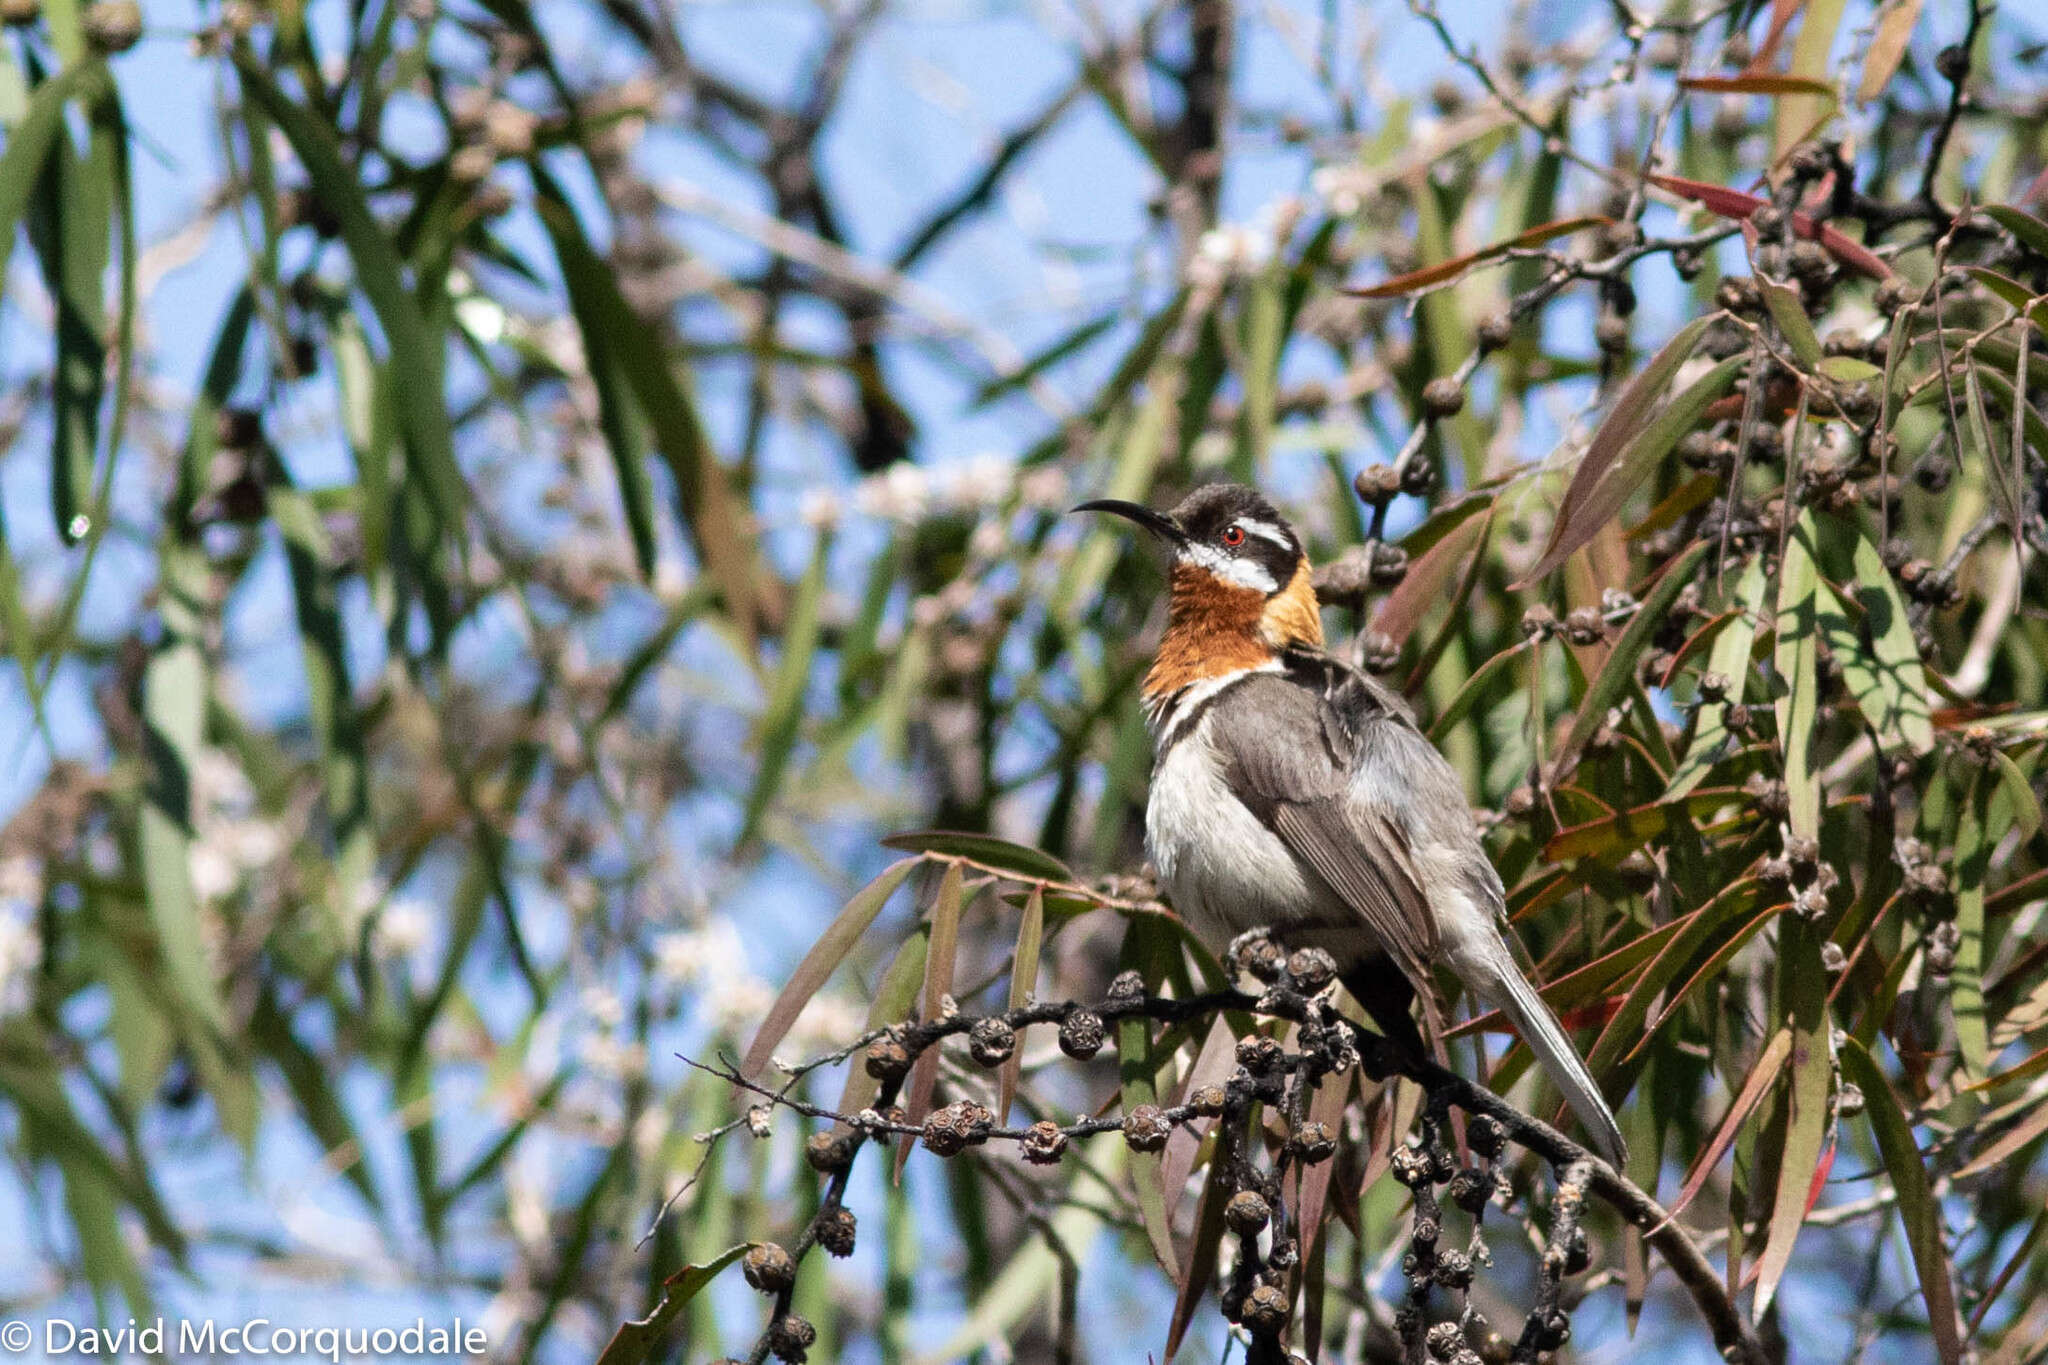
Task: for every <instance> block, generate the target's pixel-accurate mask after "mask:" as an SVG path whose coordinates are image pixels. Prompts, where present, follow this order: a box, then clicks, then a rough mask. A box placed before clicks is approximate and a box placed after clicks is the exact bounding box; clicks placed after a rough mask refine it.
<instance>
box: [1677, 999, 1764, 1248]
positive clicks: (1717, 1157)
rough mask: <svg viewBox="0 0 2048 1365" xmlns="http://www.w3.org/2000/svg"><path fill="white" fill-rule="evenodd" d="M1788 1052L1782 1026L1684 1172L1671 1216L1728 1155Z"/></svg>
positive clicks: (1700, 1186)
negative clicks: (1702, 1147)
mask: <svg viewBox="0 0 2048 1365" xmlns="http://www.w3.org/2000/svg"><path fill="white" fill-rule="evenodd" d="M1791 1055H1792V1031H1791V1030H1790V1029H1782V1028H1781V1029H1779V1030H1778V1031H1777V1032H1776V1033H1774V1034H1772V1035H1771V1041H1770V1042H1768V1043H1765V1044H1764V1050H1763V1051H1762V1052H1761V1053H1759V1054H1757V1059H1756V1064H1755V1065H1754V1066H1752V1067H1750V1069H1749V1079H1747V1080H1745V1081H1744V1082H1743V1083H1742V1089H1740V1090H1738V1091H1737V1092H1736V1093H1735V1099H1734V1101H1733V1102H1732V1103H1731V1104H1729V1106H1728V1112H1727V1113H1726V1114H1724V1115H1722V1116H1721V1124H1720V1126H1719V1127H1718V1128H1716V1129H1715V1130H1714V1136H1713V1138H1712V1139H1711V1140H1710V1141H1709V1142H1708V1143H1707V1146H1706V1150H1705V1151H1703V1152H1701V1153H1700V1155H1699V1158H1698V1159H1697V1160H1696V1161H1694V1162H1693V1164H1692V1170H1690V1171H1689V1172H1687V1173H1686V1177H1685V1184H1684V1185H1683V1186H1682V1187H1680V1189H1679V1191H1678V1197H1677V1198H1676V1199H1674V1200H1672V1201H1671V1204H1670V1206H1669V1209H1668V1212H1669V1213H1670V1215H1671V1216H1672V1217H1673V1218H1676V1217H1677V1216H1678V1215H1679V1214H1681V1213H1683V1212H1684V1211H1685V1207H1686V1205H1688V1204H1690V1203H1692V1201H1693V1200H1694V1198H1696V1197H1697V1196H1698V1194H1699V1192H1700V1190H1701V1189H1702V1188H1703V1187H1704V1186H1705V1185H1706V1183H1707V1178H1708V1177H1709V1176H1711V1175H1713V1173H1714V1168H1715V1167H1717V1166H1719V1165H1720V1164H1721V1158H1722V1157H1724V1156H1726V1155H1728V1149H1729V1148H1730V1147H1733V1146H1734V1145H1735V1135H1736V1134H1737V1133H1738V1132H1740V1131H1741V1129H1742V1125H1743V1124H1744V1123H1745V1122H1746V1121H1747V1120H1748V1119H1749V1116H1750V1114H1751V1113H1752V1112H1754V1111H1755V1109H1756V1107H1757V1105H1759V1104H1761V1103H1762V1102H1763V1098H1764V1096H1765V1095H1768V1094H1769V1093H1770V1091H1771V1083H1772V1082H1773V1081H1775V1080H1777V1079H1778V1073H1779V1072H1780V1071H1781V1070H1783V1069H1784V1066H1785V1059H1786V1058H1787V1057H1790V1056H1791Z"/></svg>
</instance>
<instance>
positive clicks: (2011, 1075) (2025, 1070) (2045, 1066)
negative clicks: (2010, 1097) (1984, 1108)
mask: <svg viewBox="0 0 2048 1365" xmlns="http://www.w3.org/2000/svg"><path fill="white" fill-rule="evenodd" d="M2044 1071H2048V1047H2044V1048H2041V1049H2040V1050H2038V1051H2036V1052H2034V1053H2033V1054H2031V1055H2030V1056H2028V1057H2027V1058H2026V1060H2025V1061H2021V1062H2016V1063H2014V1064H2013V1065H2011V1066H2009V1067H2007V1068H2006V1069H2005V1070H2003V1071H2001V1072H1999V1073H1998V1074H1997V1075H1995V1076H1989V1077H1986V1078H1985V1079H1984V1080H1981V1081H1978V1082H1976V1083H1975V1084H1973V1085H1966V1086H1964V1087H1963V1089H1965V1090H1972V1091H1985V1090H1996V1089H1998V1087H2000V1086H2002V1085H2011V1084H2012V1083H2013V1082H2014V1081H2030V1080H2032V1079H2033V1078H2034V1077H2036V1076H2038V1075H2040V1074H2041V1073H2042V1072H2044Z"/></svg>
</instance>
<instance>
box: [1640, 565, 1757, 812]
mask: <svg viewBox="0 0 2048 1365" xmlns="http://www.w3.org/2000/svg"><path fill="white" fill-rule="evenodd" d="M1729 603H1730V605H1731V606H1732V607H1733V608H1734V616H1733V618H1732V619H1731V620H1730V621H1729V622H1728V624H1727V625H1725V626H1723V627H1722V628H1721V633H1720V634H1719V635H1717V636H1716V637H1714V648H1713V652H1712V653H1711V654H1709V655H1708V656H1707V671H1708V672H1711V673H1718V674H1720V675H1721V676H1722V677H1724V678H1726V679H1727V680H1728V694H1727V698H1726V700H1724V701H1721V702H1706V703H1703V704H1702V705H1701V707H1700V715H1699V723H1698V725H1697V726H1696V727H1695V728H1694V730H1693V735H1692V742H1691V743H1690V744H1688V745H1686V749H1685V757H1684V758H1683V759H1682V760H1680V762H1679V765H1678V768H1677V770H1676V771H1675V772H1673V773H1672V774H1671V783H1670V785H1669V786H1667V787H1666V788H1665V789H1664V795H1665V796H1666V797H1675V796H1683V795H1685V794H1686V793H1687V792H1689V791H1691V790H1692V789H1693V788H1694V787H1696V786H1698V785H1699V784H1700V781H1701V779H1703V778H1705V777H1706V775H1707V774H1708V773H1710V772H1712V771H1713V769H1714V765H1715V764H1717V763H1719V762H1720V761H1721V759H1722V758H1723V757H1725V756H1726V753H1725V751H1726V749H1727V747H1728V723H1727V716H1728V708H1729V707H1730V706H1732V705H1735V704H1738V703H1740V702H1741V701H1742V697H1743V689H1744V687H1745V685H1746V684H1747V683H1748V680H1749V673H1750V665H1749V655H1750V650H1751V649H1752V648H1754V646H1755V644H1756V627H1757V621H1758V619H1759V617H1760V616H1761V614H1762V611H1763V606H1764V566H1763V561H1762V559H1761V558H1751V560H1750V561H1749V563H1748V564H1747V565H1745V566H1744V568H1743V570H1742V576H1741V577H1740V578H1738V579H1737V580H1736V581H1735V590H1734V592H1733V594H1731V596H1730V597H1729Z"/></svg>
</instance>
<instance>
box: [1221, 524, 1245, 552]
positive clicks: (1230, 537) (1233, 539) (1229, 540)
mask: <svg viewBox="0 0 2048 1365" xmlns="http://www.w3.org/2000/svg"><path fill="white" fill-rule="evenodd" d="M1223 543H1224V544H1225V545H1228V546H1230V547H1231V548H1232V549H1235V548H1237V547H1238V546H1240V545H1242V544H1244V527H1242V526H1237V525H1231V526H1226V527H1224V528H1223Z"/></svg>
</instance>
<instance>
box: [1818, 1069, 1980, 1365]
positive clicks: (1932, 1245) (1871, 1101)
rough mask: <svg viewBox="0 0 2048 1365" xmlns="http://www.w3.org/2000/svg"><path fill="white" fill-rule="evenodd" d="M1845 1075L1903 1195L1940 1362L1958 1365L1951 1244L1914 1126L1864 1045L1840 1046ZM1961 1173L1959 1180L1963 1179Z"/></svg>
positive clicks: (1958, 1335)
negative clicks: (1858, 1092)
mask: <svg viewBox="0 0 2048 1365" xmlns="http://www.w3.org/2000/svg"><path fill="white" fill-rule="evenodd" d="M1841 1060H1842V1074H1843V1076H1844V1077H1845V1078H1847V1079H1848V1080H1849V1081H1851V1082H1853V1083H1854V1084H1855V1085H1856V1087H1857V1088H1858V1089H1860V1090H1861V1091H1862V1092H1863V1112H1864V1113H1866V1114H1868V1115H1869V1116H1870V1126H1871V1128H1872V1129H1873V1130H1874V1131H1875V1133H1876V1135H1877V1149H1878V1151H1879V1153H1880V1154H1882V1155H1883V1157H1884V1165H1885V1171H1886V1173H1887V1174H1888V1175H1890V1176H1891V1181H1892V1189H1893V1191H1894V1192H1896V1193H1897V1195H1898V1197H1899V1217H1900V1219H1901V1220H1902V1221H1903V1222H1904V1223H1905V1225H1906V1241H1907V1243H1908V1244H1909V1245H1910V1246H1911V1247H1912V1249H1913V1268H1914V1270H1915V1271H1917V1272H1918V1273H1919V1276H1920V1294H1921V1297H1922V1298H1923V1299H1924V1300H1925V1301H1926V1303H1927V1323H1928V1326H1929V1327H1930V1328H1931V1329H1932V1330H1933V1333H1934V1349H1935V1352H1936V1354H1937V1355H1938V1356H1939V1357H1940V1359H1941V1362H1942V1365H1959V1363H1960V1362H1961V1360H1962V1358H1963V1338H1962V1333H1961V1331H1960V1330H1959V1326H1958V1323H1957V1321H1956V1292H1955V1282H1954V1280H1953V1279H1952V1278H1951V1274H1950V1269H1949V1256H1948V1244H1947V1242H1946V1241H1945V1240H1944V1239H1943V1236H1942V1225H1941V1202H1940V1201H1939V1200H1938V1199H1936V1198H1935V1196H1934V1190H1933V1187H1932V1186H1931V1185H1930V1184H1929V1183H1928V1180H1927V1167H1926V1165H1925V1163H1924V1162H1923V1161H1922V1160H1921V1157H1920V1144H1919V1143H1918V1142H1917V1141H1915V1140H1914V1137H1913V1128H1912V1125H1911V1124H1909V1123H1908V1122H1907V1121H1906V1115H1905V1112H1904V1111H1903V1110H1902V1109H1901V1108H1900V1106H1899V1101H1898V1097H1897V1096H1896V1095H1894V1094H1893V1093H1892V1088H1891V1084H1890V1082H1888V1081H1886V1080H1885V1076H1884V1072H1882V1071H1881V1070H1879V1069H1878V1066H1877V1062H1876V1060H1875V1059H1873V1058H1872V1057H1871V1055H1870V1054H1869V1052H1867V1051H1865V1050H1864V1047H1863V1045H1862V1044H1861V1043H1859V1042H1857V1041H1856V1040H1855V1039H1854V1038H1851V1039H1849V1040H1848V1041H1847V1042H1846V1043H1845V1044H1844V1045H1843V1047H1842V1055H1841ZM1960 1178H1961V1177H1960V1175H1959V1176H1958V1179H1960Z"/></svg>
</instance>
